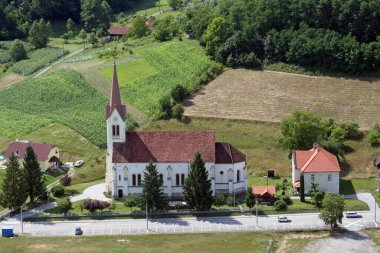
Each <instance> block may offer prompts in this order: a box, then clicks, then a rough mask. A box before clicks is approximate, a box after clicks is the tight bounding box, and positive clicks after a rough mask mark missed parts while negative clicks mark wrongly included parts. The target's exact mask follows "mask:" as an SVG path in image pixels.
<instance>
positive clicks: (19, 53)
mask: <svg viewBox="0 0 380 253" xmlns="http://www.w3.org/2000/svg"><path fill="white" fill-rule="evenodd" d="M9 53H10V55H11V57H12V60H13V61H15V62H17V61H21V60H24V59H26V50H25V47H24V44H22V42H21V41H20V40H15V41H14V42H13V44H12V46H11V48H10V49H9Z"/></svg>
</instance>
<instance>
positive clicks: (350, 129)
mask: <svg viewBox="0 0 380 253" xmlns="http://www.w3.org/2000/svg"><path fill="white" fill-rule="evenodd" d="M340 127H341V128H342V129H344V131H345V132H346V136H345V137H346V139H357V138H359V137H361V132H360V131H359V125H358V124H357V123H354V122H344V123H342V124H340Z"/></svg>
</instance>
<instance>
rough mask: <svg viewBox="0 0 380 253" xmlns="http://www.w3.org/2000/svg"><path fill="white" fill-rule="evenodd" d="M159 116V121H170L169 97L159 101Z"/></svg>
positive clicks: (170, 107)
mask: <svg viewBox="0 0 380 253" xmlns="http://www.w3.org/2000/svg"><path fill="white" fill-rule="evenodd" d="M159 103H160V115H159V117H158V118H159V119H166V120H167V119H171V117H172V115H173V111H172V102H171V101H170V97H168V96H166V97H163V98H161V100H160V102H159Z"/></svg>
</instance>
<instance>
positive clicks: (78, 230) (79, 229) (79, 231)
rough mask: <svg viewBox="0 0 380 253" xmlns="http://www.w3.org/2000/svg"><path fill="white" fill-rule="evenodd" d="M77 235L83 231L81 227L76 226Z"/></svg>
mask: <svg viewBox="0 0 380 253" xmlns="http://www.w3.org/2000/svg"><path fill="white" fill-rule="evenodd" d="M75 235H83V231H82V229H81V228H80V227H76V228H75Z"/></svg>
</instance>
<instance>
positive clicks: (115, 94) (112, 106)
mask: <svg viewBox="0 0 380 253" xmlns="http://www.w3.org/2000/svg"><path fill="white" fill-rule="evenodd" d="M113 110H117V111H118V113H119V115H120V117H121V118H122V119H123V121H125V115H126V108H125V104H123V103H122V102H121V96H120V89H119V80H118V78H117V70H116V63H114V64H113V76H112V88H111V95H110V101H109V104H108V105H107V106H106V119H108V118H109V117H110V115H111V113H112V112H113Z"/></svg>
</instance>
